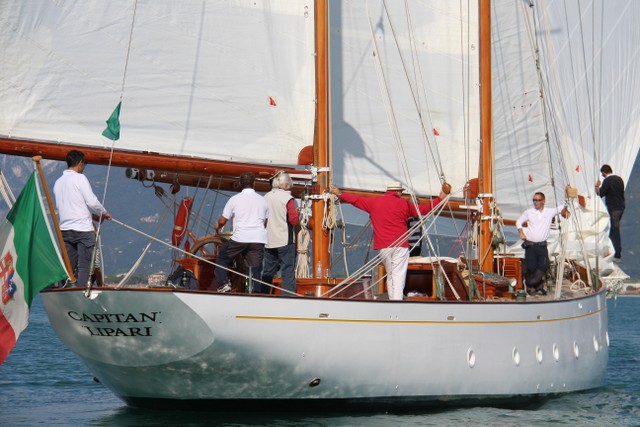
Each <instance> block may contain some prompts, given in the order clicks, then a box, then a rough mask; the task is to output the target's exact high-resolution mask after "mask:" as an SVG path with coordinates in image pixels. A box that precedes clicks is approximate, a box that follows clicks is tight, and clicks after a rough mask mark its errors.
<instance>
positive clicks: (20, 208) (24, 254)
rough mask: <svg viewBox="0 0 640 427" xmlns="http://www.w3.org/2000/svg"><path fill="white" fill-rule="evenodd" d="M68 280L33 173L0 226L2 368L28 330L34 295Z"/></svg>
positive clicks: (0, 354) (0, 359) (0, 348)
mask: <svg viewBox="0 0 640 427" xmlns="http://www.w3.org/2000/svg"><path fill="white" fill-rule="evenodd" d="M66 277H68V276H67V272H66V270H65V269H64V265H63V262H62V259H61V257H60V253H59V252H58V249H57V248H56V246H55V244H54V243H53V235H52V232H51V229H50V227H49V224H48V222H47V219H46V216H45V214H44V206H42V198H41V197H40V192H39V190H38V185H37V183H36V174H35V172H34V173H33V174H32V175H31V178H29V181H27V184H26V185H25V186H24V189H23V190H22V193H21V194H20V196H19V197H18V199H17V200H16V203H15V204H14V205H13V208H11V210H10V211H9V213H8V214H7V218H6V220H5V221H4V223H3V224H2V225H0V291H1V294H2V299H0V364H2V362H3V361H4V359H6V357H7V356H8V355H9V352H10V351H11V349H12V348H13V347H14V346H15V343H16V340H17V339H18V336H20V332H22V331H23V330H24V328H26V327H27V323H28V322H29V309H30V308H31V301H33V298H35V295H36V294H37V293H38V292H40V291H41V290H42V289H44V288H46V287H47V286H49V285H50V284H52V283H55V282H57V281H59V280H62V279H64V278H66Z"/></svg>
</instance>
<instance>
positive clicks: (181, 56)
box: [0, 0, 315, 164]
mask: <svg viewBox="0 0 640 427" xmlns="http://www.w3.org/2000/svg"><path fill="white" fill-rule="evenodd" d="M27 11H28V13H25V12H27ZM0 25H2V27H3V28H5V30H3V31H1V32H0V45H2V46H3V54H2V55H3V61H2V62H3V65H2V67H0V81H1V82H2V84H0V100H1V101H0V102H1V103H2V104H1V105H2V107H1V108H0V111H2V114H0V136H5V137H12V138H16V139H34V140H45V141H53V142H62V143H72V144H79V145H83V146H97V147H103V146H105V145H106V146H110V145H111V141H109V140H108V139H106V138H105V137H103V136H101V133H102V131H103V130H104V128H105V127H106V124H105V120H106V119H107V118H109V116H110V114H111V112H112V111H113V110H114V108H115V107H116V105H117V104H118V101H119V98H120V95H121V94H122V101H123V107H122V111H121V115H120V122H121V138H120V140H119V141H118V142H117V145H116V148H118V149H126V150H136V151H151V152H159V153H166V154H176V155H180V156H195V157H204V158H209V159H219V160H233V161H246V162H251V163H264V164H269V163H275V164H296V163H297V157H298V153H299V152H300V150H301V149H302V147H304V146H307V145H311V144H312V142H313V130H314V111H315V110H314V109H315V104H314V99H315V95H314V93H315V80H314V79H315V70H314V66H315V57H314V55H313V52H314V47H313V46H314V7H313V3H312V2H304V1H281V0H279V1H258V2H255V1H248V0H235V1H226V2H196V1H181V2H179V3H176V2H174V1H171V0H154V1H138V2H132V1H124V0H115V1H108V2H105V1H84V2H82V3H81V4H80V3H78V2H76V1H73V0H62V1H56V2H50V1H47V0H36V1H30V2H29V3H28V4H25V3H24V2H23V1H19V0H15V1H14V0H10V1H7V2H3V6H2V14H0ZM279 46H282V47H284V46H286V48H279ZM248 123H250V124H251V125H250V126H248V125H247V124H248Z"/></svg>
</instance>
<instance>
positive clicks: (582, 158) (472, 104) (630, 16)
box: [0, 0, 640, 411]
mask: <svg viewBox="0 0 640 427" xmlns="http://www.w3.org/2000/svg"><path fill="white" fill-rule="evenodd" d="M1 22H2V25H1V26H0V28H1V30H0V41H1V43H2V46H4V50H5V54H4V60H3V67H2V68H1V69H0V73H1V74H0V75H1V79H0V80H1V81H2V82H3V83H2V85H0V103H1V104H2V111H3V114H2V117H0V151H1V152H2V153H5V154H8V155H12V156H34V155H41V156H43V157H44V158H46V159H55V160H61V159H63V158H64V156H65V155H66V153H67V151H68V150H69V149H72V148H78V149H81V150H82V151H83V152H84V153H85V154H86V156H87V158H88V160H89V162H90V163H92V164H102V165H107V166H109V167H112V166H123V167H127V168H128V169H127V175H128V176H130V177H132V178H133V179H134V180H133V181H132V184H136V185H137V184H138V183H139V182H143V183H147V184H149V183H153V186H154V187H156V188H157V187H159V186H160V185H161V184H162V183H167V184H170V185H171V189H172V190H175V191H177V189H178V188H179V187H180V186H182V187H183V188H184V187H185V186H193V187H198V188H206V189H207V190H210V191H238V188H237V185H236V181H237V177H238V176H239V175H240V174H241V173H242V172H254V173H255V174H256V176H257V178H258V186H257V189H258V191H267V190H268V188H269V179H270V178H271V177H272V176H273V175H274V174H275V173H276V172H277V171H279V170H284V171H287V172H289V173H290V174H291V176H292V177H293V178H294V182H295V185H294V189H293V194H294V195H295V196H296V197H298V198H299V204H300V206H301V212H302V214H303V215H305V222H306V221H307V220H308V223H309V227H308V228H309V232H310V233H311V235H312V238H311V244H310V245H311V247H310V248H308V249H307V251H306V253H305V258H303V257H302V254H301V256H300V258H303V259H302V262H301V261H300V259H299V263H301V265H302V267H304V268H302V269H301V270H299V273H298V279H297V282H298V284H297V293H296V295H295V296H290V295H286V294H285V293H284V292H282V291H279V289H277V286H276V288H275V289H274V291H273V292H272V293H271V294H268V295H262V294H252V293H249V292H245V291H241V290H240V289H237V288H236V289H235V290H236V292H231V293H218V292H216V290H215V283H212V279H211V277H212V272H213V268H215V249H213V250H206V249H204V248H205V247H208V246H206V245H207V244H213V245H216V244H217V243H219V242H220V241H222V237H223V236H216V235H208V234H207V233H206V231H205V232H203V233H202V234H201V235H196V234H195V228H193V230H192V234H193V235H192V236H190V237H189V238H188V239H187V240H188V242H189V245H188V246H189V248H188V249H187V248H184V246H182V247H181V248H178V247H176V248H174V249H176V254H177V258H179V259H178V262H179V263H180V265H181V266H182V267H183V268H184V269H185V270H188V271H190V272H191V273H192V274H193V276H194V277H195V279H196V281H197V289H190V288H189V287H183V286H180V283H178V284H176V283H172V284H160V285H156V286H127V285H122V286H115V287H114V286H104V287H92V286H88V287H86V288H85V287H84V286H82V287H80V288H70V287H62V288H55V287H53V288H50V289H47V290H45V291H44V292H43V293H42V298H43V301H44V305H45V309H46V311H47V314H48V317H49V320H50V322H51V325H52V326H53V328H54V330H55V332H56V334H57V335H58V336H59V338H60V340H61V341H62V342H63V343H64V344H65V345H66V346H67V347H68V348H69V349H70V350H71V351H72V352H73V353H75V354H76V355H77V357H78V358H80V359H81V360H82V361H83V362H84V363H85V364H86V366H87V367H88V368H89V369H90V370H91V372H92V373H93V374H94V376H95V378H96V380H97V381H99V382H100V383H101V384H103V385H105V386H106V387H108V388H109V389H110V390H111V391H112V392H113V393H114V394H115V395H117V396H118V397H119V398H121V399H122V400H124V401H125V402H127V403H128V404H130V405H134V406H148V407H171V408H177V407H202V408H207V409H232V408H242V409H247V408H251V409H258V408H269V409H275V408H279V409H284V410H302V409H313V408H315V409H317V408H323V407H327V408H336V407H355V408H360V409H365V410H375V411H382V410H392V409H422V408H426V407H429V406H443V405H479V404H492V405H493V404H505V405H526V404H529V403H531V402H532V401H537V400H538V399H541V398H546V397H550V396H557V395H562V394H565V393H569V392H576V391H582V390H589V389H594V388H598V387H600V386H602V384H603V382H604V378H605V373H606V366H607V357H608V347H609V334H608V326H607V310H606V296H607V280H614V279H612V278H611V276H612V272H613V271H614V270H615V268H614V266H613V264H612V262H611V257H612V252H611V245H610V242H609V240H608V237H607V235H608V216H607V213H606V209H605V208H604V207H603V206H604V205H603V204H602V201H601V200H600V198H599V197H597V196H596V195H595V194H594V192H593V183H594V181H595V179H596V178H597V171H598V169H599V167H600V163H604V162H608V163H610V164H612V165H614V170H615V171H616V173H617V174H618V175H620V176H622V177H623V178H624V179H625V181H626V180H628V178H629V175H630V173H631V168H632V166H633V163H634V159H635V158H636V156H637V152H638V147H639V145H638V144H639V143H640V135H638V124H639V123H640V120H638V117H640V115H639V114H638V111H637V109H638V107H637V103H636V102H635V100H636V99H637V96H636V95H638V94H640V81H639V80H638V79H634V78H633V76H634V72H635V70H637V69H638V66H639V65H640V52H639V51H638V49H640V48H638V47H637V46H636V44H634V43H631V42H629V40H638V39H640V35H638V34H637V32H638V31H640V30H639V29H638V26H637V23H638V22H640V5H638V4H636V3H635V2H634V1H633V0H628V1H622V0H619V1H612V2H606V3H605V2H603V1H600V2H599V1H593V2H589V3H588V4H585V2H578V1H567V2H562V4H559V2H546V1H540V2H528V1H527V2H525V1H516V2H514V1H504V0H492V1H489V0H477V1H470V2H461V3H457V2H451V1H449V0H425V1H406V2H395V1H394V2H389V1H383V0H371V1H340V2H339V1H323V0H319V1H315V2H312V1H297V0H296V1H286V0H278V1H266V0H265V1H244V0H237V1H231V2H209V1H199V2H194V1H185V2H172V1H168V0H155V1H153V2H150V1H142V0H140V1H134V2H124V1H119V0H116V1H111V2H101V1H91V2H82V3H78V2H73V1H67V0H61V1H58V2H55V3H52V2H48V1H45V0H37V1H31V2H28V3H27V4H24V3H22V2H20V1H18V0H12V1H9V3H8V5H7V6H5V12H4V13H3V14H2V18H1ZM633 34H636V36H635V37H634V36H633ZM118 102H122V104H121V105H122V108H121V112H120V115H119V124H120V131H121V133H120V135H119V139H118V138H112V139H111V140H110V139H106V138H105V137H104V136H102V135H101V132H102V129H103V128H104V119H105V118H106V117H108V115H109V114H110V113H111V111H112V110H113V107H114V106H115V105H116V104H117V103H118ZM389 181H400V182H402V183H403V185H405V186H406V188H408V189H409V191H410V193H411V196H412V197H413V198H415V200H427V199H429V198H430V197H433V196H434V195H436V194H438V191H439V188H440V186H441V185H442V183H443V182H444V181H446V182H448V183H450V184H451V185H452V188H453V192H452V194H451V195H450V197H447V199H446V200H445V201H444V203H442V204H441V205H440V206H439V208H438V209H436V210H434V211H435V212H434V215H433V216H431V217H427V218H423V219H422V221H421V223H420V226H421V227H423V228H424V231H425V234H426V236H427V241H426V242H425V246H427V247H428V254H429V256H428V257H423V258H420V259H416V260H413V259H412V262H411V264H410V267H409V270H408V272H407V283H406V286H405V293H406V294H407V295H406V299H405V300H403V301H391V300H388V299H386V298H385V297H384V295H385V290H384V271H381V269H380V268H379V267H378V263H377V262H376V258H375V257H374V258H370V259H367V260H365V261H361V262H360V264H361V265H357V266H356V267H355V268H354V267H353V266H348V265H347V262H345V263H344V265H341V264H340V263H341V261H340V257H335V254H334V253H333V252H331V250H332V248H335V246H336V245H338V243H337V242H339V241H340V238H339V234H340V233H341V230H345V227H346V226H345V225H344V224H349V225H350V224H352V222H351V220H349V219H342V218H340V219H335V218H333V220H332V221H328V218H331V217H330V215H331V214H332V213H335V212H339V211H340V209H339V206H337V205H336V201H335V200H332V199H331V197H330V195H329V193H328V192H327V188H328V186H329V185H330V184H332V183H335V184H336V185H337V186H339V187H340V188H342V189H344V190H345V191H352V192H358V193H361V194H375V193H376V192H380V191H382V190H384V188H385V185H386V183H387V182H389ZM567 185H571V186H572V188H575V189H576V190H577V193H576V194H565V187H566V186H567ZM536 191H543V192H544V193H545V194H546V195H547V200H548V203H549V204H550V205H552V204H560V203H562V202H564V201H565V199H566V200H567V203H568V205H569V207H570V210H571V216H570V217H569V218H568V219H564V218H558V221H557V223H556V224H555V226H554V230H553V233H552V240H553V241H552V242H550V245H549V248H550V254H551V256H552V258H553V260H552V261H553V262H552V265H553V268H552V269H551V270H552V271H551V273H550V275H549V278H548V280H547V285H548V287H549V290H550V292H549V294H548V295H546V296H534V297H529V296H527V295H526V293H525V292H524V286H525V283H523V267H522V249H520V247H519V245H520V243H521V242H518V241H517V237H515V238H513V237H510V235H509V229H510V227H511V230H512V229H513V224H514V220H515V219H516V218H517V217H518V216H519V214H520V213H521V212H522V211H523V210H524V209H526V208H527V207H528V206H529V203H530V201H529V199H530V198H531V196H532V195H533V193H535V192H536ZM166 193H167V194H168V193H169V192H168V191H167V192H166ZM567 197H568V198H567ZM114 209H115V208H112V207H110V211H111V212H112V213H113V215H114V218H117V212H116V211H115V210H114ZM345 211H347V208H346V207H345ZM327 212H329V213H328V214H327ZM351 213H354V212H351ZM435 213H438V215H435ZM214 219H215V218H214ZM360 220H362V218H360ZM362 222H366V218H364V220H363V221H362ZM191 223H192V224H195V221H192V222H191ZM327 223H329V224H331V225H330V226H328V225H326V224H327ZM340 224H342V227H343V228H342V229H341V228H340V226H341V225H340ZM108 226H114V225H111V224H109V225H108ZM447 227H449V228H448V229H453V230H455V234H454V239H453V240H455V242H453V243H454V245H453V246H454V247H455V248H456V249H455V251H452V250H451V246H452V242H451V241H448V242H447V243H448V245H449V247H448V248H443V247H442V244H443V242H444V241H447V239H439V238H437V235H438V233H436V232H434V230H444V229H447ZM208 231H209V233H211V232H212V231H211V229H209V230H208ZM344 234H348V233H346V232H345V233H344ZM356 246H357V245H353V246H347V245H345V247H344V249H342V252H343V253H344V252H351V255H353V254H354V253H355V252H356V249H354V248H355V247H356ZM178 249H179V250H178ZM456 251H457V252H456ZM306 256H308V258H306ZM365 266H366V267H371V270H368V269H364V268H361V267H365ZM239 270H241V268H240V267H239ZM316 270H318V272H319V273H318V274H316ZM348 272H349V273H348ZM238 277H240V278H241V280H240V281H242V282H245V283H246V277H245V276H242V275H239V276H238ZM616 280H617V279H616Z"/></svg>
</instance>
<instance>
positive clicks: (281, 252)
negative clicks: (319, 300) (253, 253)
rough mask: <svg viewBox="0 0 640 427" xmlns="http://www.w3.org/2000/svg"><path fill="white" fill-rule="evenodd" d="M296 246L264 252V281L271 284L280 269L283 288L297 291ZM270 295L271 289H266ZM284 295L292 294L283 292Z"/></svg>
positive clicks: (290, 245)
mask: <svg viewBox="0 0 640 427" xmlns="http://www.w3.org/2000/svg"><path fill="white" fill-rule="evenodd" d="M295 268H296V245H295V243H291V244H289V245H285V246H281V247H279V248H268V249H265V250H264V270H263V271H262V280H263V281H264V282H266V283H271V281H272V280H273V276H275V275H276V273H277V272H278V269H280V270H281V276H282V288H283V289H286V290H288V291H290V292H295V291H296V275H295ZM265 292H266V293H268V292H269V289H265ZM282 295H286V296H290V295H291V294H289V293H286V292H283V293H282Z"/></svg>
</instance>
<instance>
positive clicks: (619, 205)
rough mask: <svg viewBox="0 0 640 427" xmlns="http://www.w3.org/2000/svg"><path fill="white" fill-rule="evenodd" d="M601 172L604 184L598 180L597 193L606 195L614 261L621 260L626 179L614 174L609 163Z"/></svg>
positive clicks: (605, 200)
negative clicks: (621, 231) (621, 228)
mask: <svg viewBox="0 0 640 427" xmlns="http://www.w3.org/2000/svg"><path fill="white" fill-rule="evenodd" d="M600 172H601V173H602V176H603V177H604V179H603V181H602V185H601V183H600V180H598V181H596V194H598V195H599V196H600V197H604V203H605V205H606V206H607V211H608V212H609V219H610V222H611V224H610V229H609V238H610V239H611V243H613V249H614V254H613V261H614V262H620V258H621V257H622V242H621V241H620V220H621V219H622V214H623V213H624V208H625V204H624V181H623V180H622V178H620V177H619V176H618V175H614V174H613V170H612V169H611V166H609V165H602V167H601V168H600Z"/></svg>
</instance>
